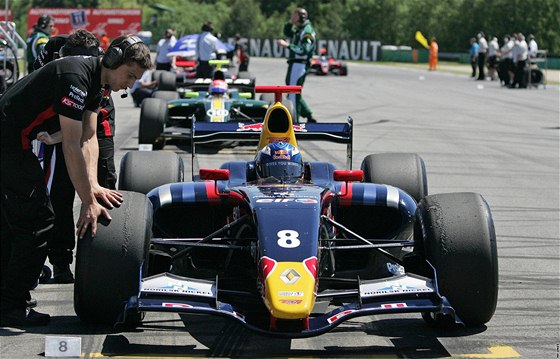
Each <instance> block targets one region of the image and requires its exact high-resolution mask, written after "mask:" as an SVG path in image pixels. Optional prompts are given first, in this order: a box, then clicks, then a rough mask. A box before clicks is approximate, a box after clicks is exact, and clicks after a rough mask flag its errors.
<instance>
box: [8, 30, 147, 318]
mask: <svg viewBox="0 0 560 359" xmlns="http://www.w3.org/2000/svg"><path fill="white" fill-rule="evenodd" d="M150 66H151V59H150V51H149V49H148V47H147V46H146V45H145V44H143V43H142V42H141V40H140V39H139V38H137V37H135V36H126V37H120V38H117V39H115V40H114V41H113V43H112V44H111V46H110V47H109V49H108V50H107V53H106V54H105V55H104V56H103V57H102V58H98V57H82V56H72V57H67V58H62V59H60V60H57V61H52V62H50V63H48V64H47V65H45V66H44V67H42V68H41V69H39V70H37V71H35V72H33V73H32V74H30V75H28V76H26V77H24V78H23V79H21V80H20V81H18V82H17V83H16V84H14V85H13V86H11V87H10V89H9V90H8V91H7V92H6V93H4V95H3V96H2V98H1V99H0V124H1V128H0V134H1V135H0V136H1V137H0V189H1V197H0V198H1V207H0V212H1V216H0V217H1V221H2V223H1V227H0V244H1V246H2V252H1V253H2V255H1V266H0V269H1V273H0V274H1V283H0V289H1V291H0V325H2V326H11V327H28V326H38V325H46V324H48V322H49V320H50V316H49V315H48V314H43V313H39V312H37V311H35V310H34V309H31V308H30V307H28V306H27V302H26V301H27V300H28V299H29V298H30V295H29V291H30V289H31V288H32V287H33V286H34V284H35V282H36V280H37V278H38V277H39V274H40V273H41V270H42V267H43V264H44V262H45V259H46V256H47V246H46V242H47V238H48V237H49V236H50V235H51V234H52V228H53V224H54V211H53V208H52V205H51V202H50V198H49V193H48V190H47V186H46V184H45V180H44V173H43V169H42V168H41V165H40V163H39V159H38V158H37V156H35V154H33V152H32V146H31V141H32V140H34V139H35V138H36V136H37V133H38V132H41V131H49V133H54V132H56V131H60V132H61V136H62V148H63V152H64V157H65V159H66V167H67V170H68V174H69V175H70V179H71V181H72V184H73V186H74V188H75V189H76V192H77V193H78V196H79V197H80V199H81V201H82V205H81V209H80V214H79V217H78V221H77V223H76V227H77V232H76V233H77V235H78V238H79V239H81V238H83V237H84V236H85V234H86V231H87V230H88V229H89V227H90V226H91V235H92V236H95V234H96V232H97V220H98V218H99V217H100V216H103V217H106V218H107V219H111V217H110V215H109V211H108V210H107V209H106V208H105V207H104V206H102V205H101V204H100V203H98V201H97V198H99V199H101V200H102V201H103V202H105V204H106V205H107V206H108V207H109V208H112V207H113V205H116V204H118V203H121V202H122V196H121V195H120V194H119V193H118V192H116V191H114V190H109V189H106V188H103V187H101V186H99V184H98V183H97V178H96V173H95V169H96V167H97V158H98V152H99V146H98V142H97V138H96V137H97V136H96V126H97V112H98V110H99V105H100V103H101V100H102V94H103V90H104V88H108V89H110V90H112V91H119V90H123V89H126V88H127V87H131V86H132V85H133V83H134V81H135V80H136V79H138V78H139V77H140V76H142V73H143V72H144V70H146V69H147V68H149V67H150ZM51 131H52V132H51Z"/></svg>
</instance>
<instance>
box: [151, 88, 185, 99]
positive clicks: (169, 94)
mask: <svg viewBox="0 0 560 359" xmlns="http://www.w3.org/2000/svg"><path fill="white" fill-rule="evenodd" d="M152 97H153V98H159V99H162V100H165V101H173V100H176V99H178V98H179V93H178V92H177V91H160V90H158V91H156V92H154V93H153V94H152Z"/></svg>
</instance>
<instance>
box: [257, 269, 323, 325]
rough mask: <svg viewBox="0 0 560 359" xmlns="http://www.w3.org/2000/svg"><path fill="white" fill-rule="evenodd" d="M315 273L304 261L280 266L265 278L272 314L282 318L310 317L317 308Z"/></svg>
mask: <svg viewBox="0 0 560 359" xmlns="http://www.w3.org/2000/svg"><path fill="white" fill-rule="evenodd" d="M315 263H316V262H315ZM312 270H313V269H312ZM314 273H315V272H313V273H312V271H310V270H309V269H308V268H307V266H306V265H305V264H304V263H302V262H278V263H276V266H275V267H274V269H273V270H272V272H271V273H270V274H269V275H268V277H267V278H266V279H265V288H266V291H265V304H266V306H267V307H268V309H269V310H270V313H271V314H272V315H273V316H274V317H276V318H279V319H304V318H307V317H308V316H309V315H310V314H311V311H312V310H313V306H314V305H315V289H316V279H315V274H314Z"/></svg>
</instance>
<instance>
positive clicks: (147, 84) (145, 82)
mask: <svg viewBox="0 0 560 359" xmlns="http://www.w3.org/2000/svg"><path fill="white" fill-rule="evenodd" d="M153 74H154V71H153V68H151V69H148V70H146V71H144V74H142V77H141V78H140V79H138V80H136V81H135V82H134V86H132V88H131V89H130V94H131V95H132V100H133V101H134V105H135V106H136V107H140V106H141V105H142V101H144V99H145V98H148V97H151V96H152V93H154V91H155V87H156V85H157V81H155V80H152V76H153Z"/></svg>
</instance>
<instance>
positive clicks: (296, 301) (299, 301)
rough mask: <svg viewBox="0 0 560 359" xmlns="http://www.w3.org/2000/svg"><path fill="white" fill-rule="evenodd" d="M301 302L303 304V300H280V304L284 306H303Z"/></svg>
mask: <svg viewBox="0 0 560 359" xmlns="http://www.w3.org/2000/svg"><path fill="white" fill-rule="evenodd" d="M301 302H303V300H301V299H295V300H294V299H280V303H282V304H289V305H297V304H301Z"/></svg>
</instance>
